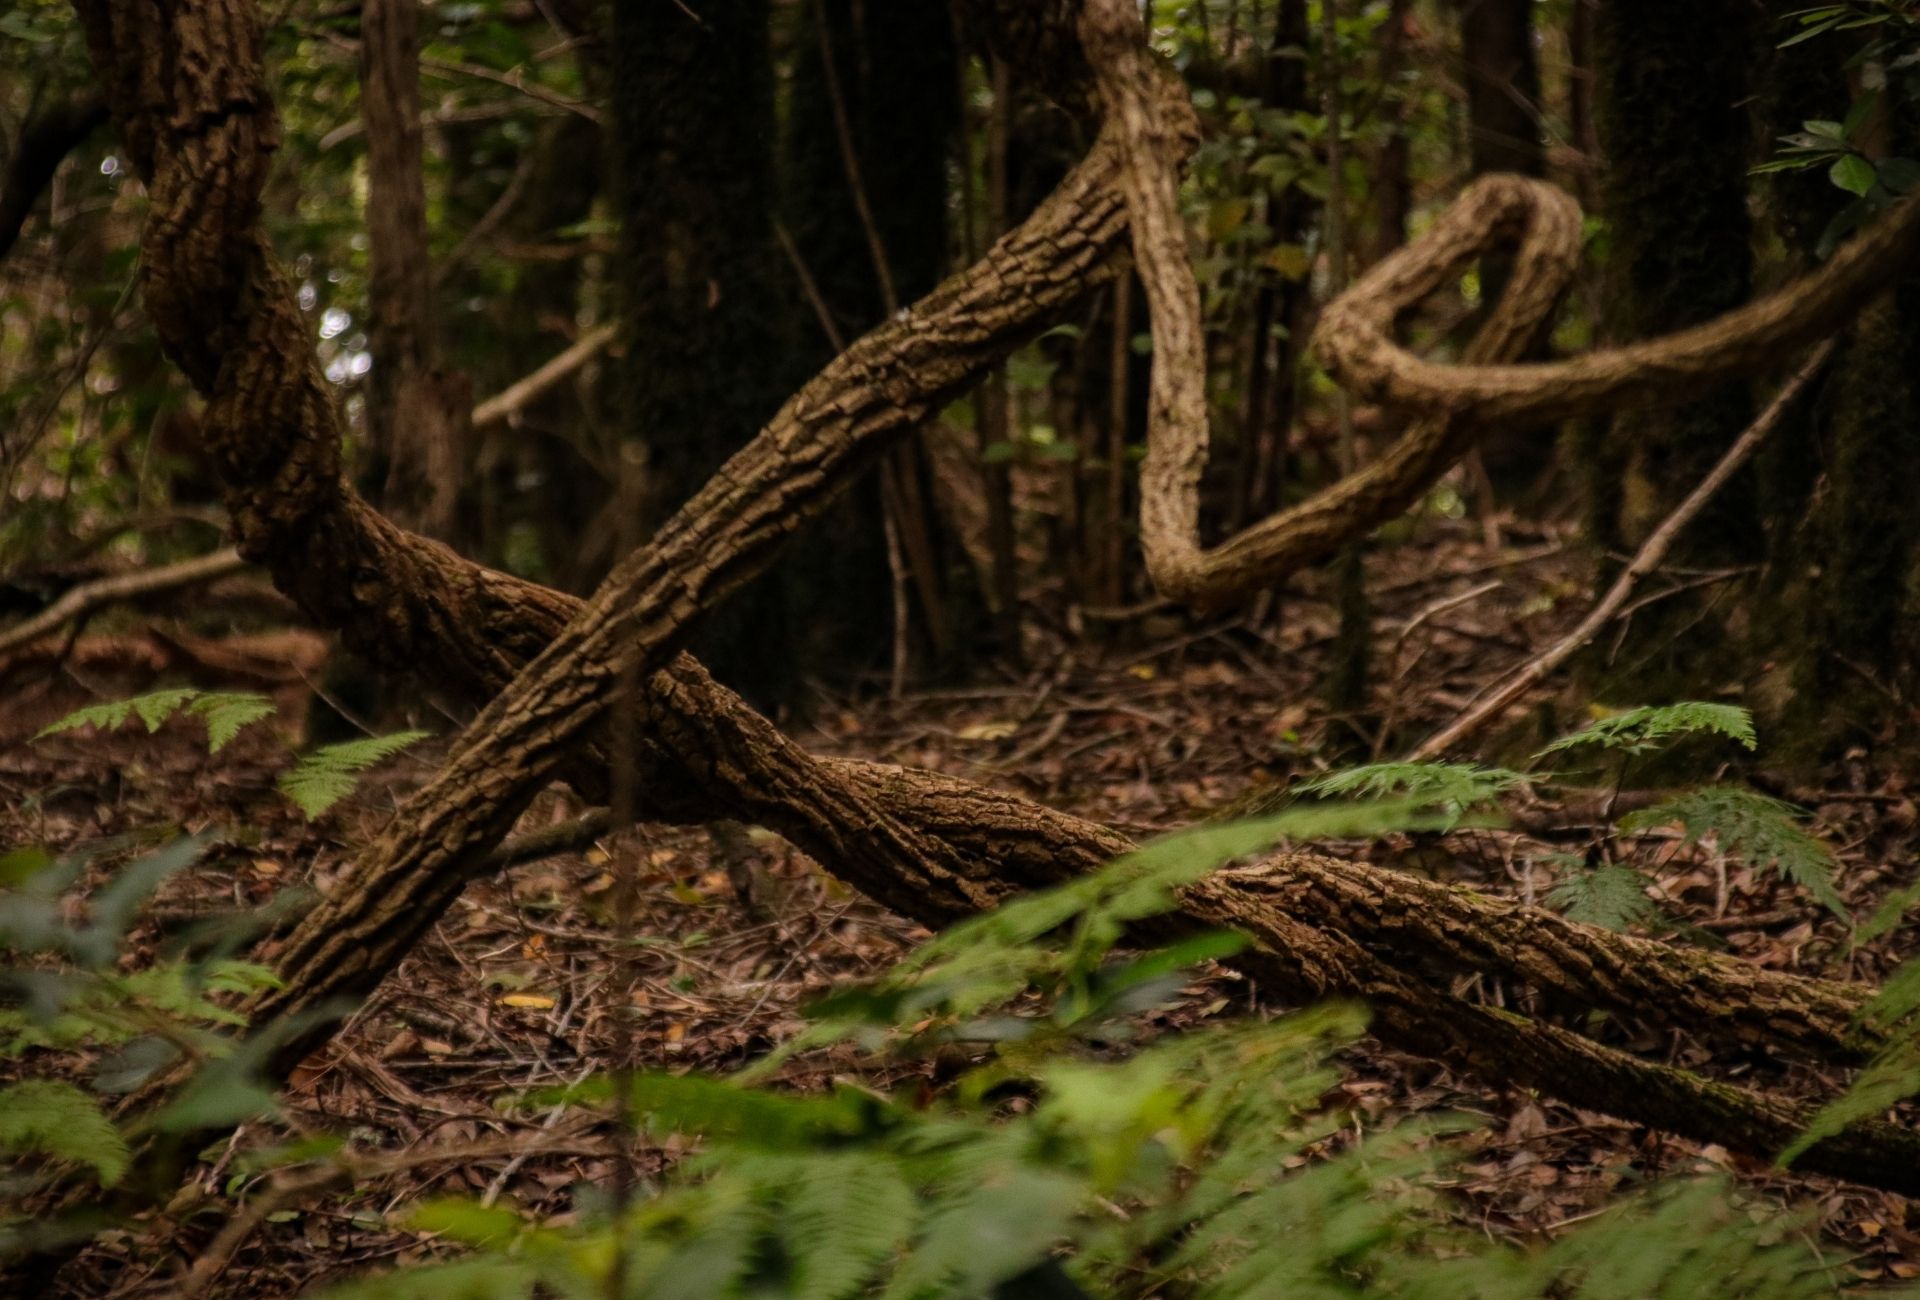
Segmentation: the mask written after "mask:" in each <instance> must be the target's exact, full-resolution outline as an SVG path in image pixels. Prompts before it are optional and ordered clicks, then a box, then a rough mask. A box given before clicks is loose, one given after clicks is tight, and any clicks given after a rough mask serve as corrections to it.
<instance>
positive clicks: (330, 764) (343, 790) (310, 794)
mask: <svg viewBox="0 0 1920 1300" xmlns="http://www.w3.org/2000/svg"><path fill="white" fill-rule="evenodd" d="M427 735H428V733H427V732H424V731H398V732H395V733H393V734H392V735H390V736H368V737H366V738H364V739H362V740H349V741H346V742H344V743H342V744H338V745H328V746H326V747H325V748H323V749H316V750H314V751H313V752H312V753H311V754H307V755H305V756H303V757H302V758H301V759H300V761H299V762H298V763H296V764H294V765H293V767H292V768H291V769H289V770H288V771H286V772H283V773H281V774H280V780H279V782H278V784H279V787H280V793H281V794H284V795H285V796H287V798H289V799H291V800H293V802H294V803H295V804H296V805H297V806H298V807H299V809H300V811H301V812H303V813H305V814H306V815H307V816H309V817H318V816H319V815H320V814H321V813H324V812H325V811H327V809H329V808H331V807H333V806H334V805H335V804H337V803H339V802H340V801H341V800H342V799H344V798H346V797H347V796H348V795H350V794H352V793H353V787H354V786H355V785H356V784H357V783H358V782H359V779H360V774H361V773H363V772H365V771H366V770H367V769H368V768H370V767H372V766H373V765H374V764H376V763H379V762H381V761H382V760H384V759H387V758H390V757H392V756H393V755H395V754H397V753H399V752H400V751H401V750H403V749H405V748H407V747H408V746H409V745H416V744H418V743H420V742H421V741H423V740H425V739H426V738H427Z"/></svg>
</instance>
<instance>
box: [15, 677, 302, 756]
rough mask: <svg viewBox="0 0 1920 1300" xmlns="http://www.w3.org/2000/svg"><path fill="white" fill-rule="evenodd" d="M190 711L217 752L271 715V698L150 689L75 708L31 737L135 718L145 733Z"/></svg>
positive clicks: (105, 728) (114, 726) (120, 723)
mask: <svg viewBox="0 0 1920 1300" xmlns="http://www.w3.org/2000/svg"><path fill="white" fill-rule="evenodd" d="M183 710H184V711H185V712H187V713H191V714H192V715H194V716H195V717H197V718H200V719H201V720H202V721H204V722H205V723H206V724H207V750H208V752H209V753H214V754H217V753H219V752H220V751H221V750H222V749H223V748H225V746H226V744H227V742H228V741H230V740H232V739H233V738H234V737H235V736H237V735H239V734H240V729H241V728H242V727H245V726H247V725H248V724H250V723H254V722H258V721H260V720H261V719H262V718H270V717H272V716H273V712H274V708H273V701H272V700H270V699H268V698H267V697H266V696H264V695H249V694H245V693H242V692H233V691H198V690H194V689H193V688H192V687H185V686H183V687H177V688H174V689H171V690H164V691H153V692H151V693H149V694H146V695H136V696H134V697H133V698H132V699H129V700H108V701H107V702H106V703H104V704H89V705H88V706H87V707H86V708H84V709H76V710H74V711H73V712H72V713H69V714H68V715H67V716H66V717H64V718H61V719H60V720H59V721H58V722H54V723H50V724H48V725H47V726H45V727H42V728H41V729H40V731H39V732H38V733H36V734H35V736H34V739H35V740H40V739H43V738H44V737H47V736H52V735H57V734H58V733H60V732H63V731H73V730H75V729H77V728H80V727H98V728H100V729H101V730H102V731H114V730H117V729H119V728H120V727H123V726H125V725H126V723H127V722H128V720H129V719H131V718H136V717H137V718H139V719H140V721H142V722H144V723H145V724H146V727H147V733H148V734H149V735H151V734H152V733H154V732H156V731H158V730H160V728H161V727H163V726H165V725H166V722H167V719H169V718H171V717H173V715H174V714H176V713H179V712H181V711H183Z"/></svg>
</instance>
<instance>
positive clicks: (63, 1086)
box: [0, 1079, 132, 1187]
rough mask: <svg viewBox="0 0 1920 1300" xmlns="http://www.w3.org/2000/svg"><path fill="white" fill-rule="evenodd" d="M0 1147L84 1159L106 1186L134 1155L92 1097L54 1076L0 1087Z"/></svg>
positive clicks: (57, 1156) (1, 1148)
mask: <svg viewBox="0 0 1920 1300" xmlns="http://www.w3.org/2000/svg"><path fill="white" fill-rule="evenodd" d="M0 1150H6V1151H16V1152H33V1153H37V1154H40V1155H48V1156H52V1157H54V1158H55V1159H58V1160H71V1161H73V1162H74V1163H75V1164H81V1165H86V1166H87V1167H89V1168H90V1169H92V1170H93V1171H94V1173H95V1174H96V1175H98V1177H99V1179H100V1183H101V1185H102V1186H104V1187H111V1186H113V1185H114V1184H115V1183H117V1182H119V1181H120V1178H121V1176H122V1175H124V1174H125V1173H126V1172H127V1163H128V1161H129V1160H130V1159H131V1158H132V1157H131V1154H130V1153H129V1152H128V1150H127V1143H126V1139H124V1138H122V1137H121V1136H120V1130H119V1129H117V1128H115V1127H114V1126H113V1121H111V1120H109V1119H108V1118H107V1117H106V1116H105V1115H103V1114H101V1113H100V1107H99V1106H97V1105H95V1104H94V1101H93V1098H91V1097H89V1096H87V1094H86V1093H84V1092H81V1091H80V1090H79V1089H78V1088H76V1087H74V1086H73V1085H72V1084H70V1083H61V1082H59V1081H57V1080H54V1079H29V1080H27V1081H26V1082H24V1083H16V1084H12V1085H10V1086H9V1087H6V1088H0Z"/></svg>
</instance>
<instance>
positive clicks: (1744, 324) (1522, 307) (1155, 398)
mask: <svg viewBox="0 0 1920 1300" xmlns="http://www.w3.org/2000/svg"><path fill="white" fill-rule="evenodd" d="M1080 25H1081V36H1082V41H1083V43H1084V45H1085V47H1086V50H1087V55H1088V60H1089V62H1090V63H1091V64H1092V66H1093V69H1094V76H1095V79H1096V82H1097V84H1098V86H1099V89H1100V95H1101V101H1102V104H1103V106H1104V108H1105V111H1106V118H1107V124H1108V127H1109V130H1110V131H1112V132H1113V133H1114V135H1115V136H1116V139H1117V142H1118V147H1119V150H1120V155H1121V173H1120V177H1121V184H1122V186H1123V187H1124V188H1125V190H1126V194H1127V209H1128V213H1129V216H1130V219H1131V229H1132V237H1133V249H1134V257H1135V259H1136V261H1137V263H1138V266H1139V271H1140V279H1141V283H1142V284H1143V285H1144V286H1145V289H1146V296H1147V305H1148V309H1149V312H1150V313H1151V316H1152V322H1153V335H1154V350H1153V359H1152V395H1151V400H1150V405H1149V408H1148V428H1147V458H1146V462H1145V464H1144V465H1143V466H1142V467H1141V473H1140V496H1141V504H1140V533H1141V541H1142V545H1143V547H1144V549H1145V552H1146V558H1147V569H1148V572H1149V573H1150V574H1151V576H1152V578H1153V580H1154V584H1155V586H1156V587H1158V588H1159V590H1160V591H1161V592H1162V593H1163V594H1165V595H1167V596H1169V597H1171V598H1173V599H1176V600H1181V601H1186V602H1189V603H1193V604H1199V605H1213V604H1219V603H1223V602H1225V601H1228V600H1231V599H1234V598H1236V597H1239V596H1243V595H1246V594H1248V593H1249V592H1251V591H1252V590H1254V589H1256V588H1259V587H1261V586H1266V585H1270V584H1272V583H1273V582H1275V581H1277V580H1279V579H1281V578H1284V577H1286V576H1287V575H1289V574H1291V573H1293V572H1295V571H1297V570H1298V569H1300V568H1302V567H1303V566H1305V565H1307V564H1310V563H1313V562H1314V561H1317V560H1320V559H1324V558H1325V557H1327V556H1328V555H1330V554H1332V553H1333V552H1334V551H1335V550H1336V549H1338V547H1339V546H1340V545H1341V544H1342V543H1344V542H1346V541H1348V540H1351V539H1352V538H1355V537H1358V536H1362V535H1364V534H1366V533H1369V532H1371V531H1372V530H1373V529H1374V528H1376V527H1377V526H1379V525H1380V524H1382V523H1385V522H1386V521H1387V520H1389V519H1391V518H1393V517H1394V516H1396V515H1398V514H1400V513H1401V512H1402V511H1404V510H1405V509H1406V508H1407V507H1408V506H1410V505H1412V504H1413V503H1414V502H1415V501H1417V500H1418V499H1419V498H1420V496H1421V495H1422V494H1424V493H1425V491H1426V490H1427V488H1428V487H1430V486H1431V485H1432V484H1433V482H1434V481H1435V480H1436V479H1438V478H1439V476H1440V475H1441V474H1443V473H1445V472H1446V471H1447V470H1448V469H1450V468H1451V467H1452V466H1453V465H1454V464H1456V463H1457V462H1458V461H1459V459H1460V458H1461V457H1462V456H1463V455H1465V454H1466V452H1467V450H1468V448H1470V447H1471V446H1472V445H1473V444H1474V442H1475V441H1477V440H1478V439H1479V438H1480V437H1481V436H1483V435H1484V434H1485V433H1486V432H1487V431H1489V430H1490V429H1494V428H1537V427H1539V426H1541V425H1545V424H1549V423H1551V422H1553V421H1556V420H1561V419H1565V418H1567V417H1569V416H1573V415H1586V414H1592V413H1595V412H1599V411H1605V410H1612V409H1617V408H1619V407H1621V406H1625V405H1629V404H1632V403H1635V402H1648V401H1672V400H1678V399H1681V398H1684V397H1685V396H1687V395H1689V394H1691V393H1695V392H1698V391H1699V389H1701V388H1702V387H1704V386H1707V385H1710V384H1712V383H1714V382H1717V381H1719V380H1722V379H1726V378H1730V377H1732V376H1735V375H1740V374H1749V373H1753V372H1755V371H1758V370H1760V369H1763V368H1764V367H1766V366H1769V365H1772V364H1774V363H1776V362H1779V361H1781V360H1784V359H1786V358H1787V357H1789V356H1791V355H1792V354H1793V353H1794V352H1796V351H1798V350H1799V349H1801V348H1803V347H1806V346H1808V345H1809V344H1811V343H1813V342H1815V341H1817V340H1818V339H1820V338H1821V337H1823V336H1825V335H1827V334H1829V333H1831V332H1832V331H1833V330H1834V329H1835V328H1837V327H1838V326H1839V325H1840V324H1841V323H1843V322H1844V321H1845V320H1846V319H1847V318H1848V317H1849V316H1850V315H1851V314H1852V313H1854V312H1856V311H1857V310H1858V309H1859V307H1860V305H1861V304H1862V303H1863V302H1864V301H1866V300H1867V299H1868V298H1870V297H1872V296H1873V295H1874V294H1875V293H1877V292H1878V291H1879V290H1880V289H1881V288H1883V287H1884V286H1885V285H1887V284H1889V283H1891V282H1892V281H1893V280H1895V279H1896V278H1897V277H1898V274H1899V273H1900V271H1901V270H1902V269H1903V268H1905V267H1908V266H1911V265H1913V263H1914V262H1915V261H1916V260H1920V196H1916V197H1914V198H1910V199H1908V200H1906V201H1905V202H1904V203H1903V204H1902V205H1901V206H1900V207H1899V208H1898V209H1896V210H1895V211H1894V212H1893V213H1892V214H1890V215H1889V216H1888V217H1886V218H1885V219H1883V220H1882V221H1881V222H1880V223H1878V224H1877V225H1876V226H1875V227H1874V228H1873V229H1872V230H1870V231H1868V232H1867V233H1866V234H1864V235H1862V236H1861V237H1859V238H1858V239H1856V240H1854V241H1853V242H1852V243H1851V244H1849V245H1848V246H1847V247H1846V248H1845V249H1843V250H1842V251H1841V252H1840V253H1839V254H1838V255H1837V256H1836V257H1834V258H1833V260H1832V261H1830V262H1829V263H1828V264H1827V266H1826V267H1824V268H1823V269H1822V270H1821V271H1819V272H1818V273H1817V274H1814V275H1811V276H1808V277H1806V278H1804V279H1803V280H1801V281H1799V282H1797V283H1795V284H1792V285H1789V286H1788V287H1787V288H1785V289H1783V290H1781V291H1779V292H1778V293H1775V294H1773V295H1771V296H1769V297H1767V298H1764V299H1761V300H1760V301H1758V302H1755V303H1751V304H1749V305H1748V306H1746V307H1743V308H1741V309H1739V310H1737V311H1734V312H1729V313H1728V314H1726V315H1725V316H1722V317H1720V318H1719V319H1717V320H1714V321H1711V322H1709V323H1707V324H1705V325H1702V326H1699V327H1697V328H1695V329H1690V330H1685V331H1682V332H1680V333H1676V334H1671V335H1668V336H1666V337H1663V338H1658V339H1650V340H1647V341H1646V342H1643V343H1636V344H1633V345H1631V346H1627V347H1622V348H1615V349H1612V350H1609V351H1605V352H1597V353H1591V354H1589V355H1586V356H1583V357H1580V358H1578V359H1576V360H1572V361H1565V362H1555V363H1550V364H1531V365H1515V364H1502V363H1510V362H1513V361H1515V360H1516V359H1517V358H1518V357H1519V356H1520V355H1522V354H1523V353H1524V351H1525V350H1526V348H1527V347H1528V345H1529V344H1530V343H1531V342H1532V341H1533V340H1534V339H1535V338H1536V337H1537V336H1538V335H1539V334H1540V332H1541V331H1542V330H1543V329H1544V328H1545V327H1546V325H1547V323H1548V322H1549V320H1550V318H1551V316H1552V314H1553V311H1554V308H1555V306H1556V305H1557V304H1558V302H1559V299H1560V296H1561V294H1562V293H1563V292H1564V291H1565V289H1566V287H1567V285H1568V284H1569V283H1570V282H1571V280H1572V278H1573V275H1574V272H1575V271H1576V269H1577V268H1578V264H1579V255H1580V210H1579V206H1578V205H1577V204H1576V203H1575V202H1574V201H1573V199H1572V198H1571V197H1570V196H1569V195H1567V194H1565V193H1564V192H1562V191H1560V190H1558V189H1556V188H1554V187H1553V186H1551V185H1547V184H1544V183H1543V182H1540V181H1535V180H1529V179H1527V178H1525V177H1520V176H1504V175H1495V176H1487V177H1483V178H1482V179H1480V180H1478V181H1476V182H1474V183H1473V184H1472V185H1469V186H1468V187H1467V188H1466V189H1465V190H1463V191H1462V192H1461V194H1460V196H1459V197H1458V198H1457V199H1455V200H1454V202H1453V203H1452V204H1451V205H1449V206H1448V208H1447V209H1446V210H1445V211H1444V212H1442V213H1441V214H1440V216H1439V218H1438V219H1436V220H1435V222H1434V223H1433V225H1432V226H1431V227H1430V228H1429V229H1428V230H1427V231H1426V232H1425V233H1424V234H1422V235H1421V236H1420V238H1419V239H1417V240H1415V241H1414V242H1413V243H1411V244H1409V245H1407V246H1406V247H1405V248H1402V249H1401V250H1399V251H1398V252H1396V253H1394V254H1392V255H1391V256H1389V257H1387V258H1386V259H1384V260H1383V261H1381V262H1380V263H1379V264H1378V265H1376V266H1375V267H1373V268H1372V269H1371V270H1370V271H1369V272H1368V273H1367V274H1366V275H1364V276H1362V277H1361V278H1360V279H1359V280H1358V281H1357V282H1356V283H1355V284H1354V285H1353V286H1352V287H1351V288H1349V289H1348V290H1347V291H1346V292H1345V293H1342V294H1341V295H1339V296H1338V297H1337V298H1335V299H1334V301H1333V302H1332V303H1330V304H1329V305H1328V306H1327V308H1326V309H1325V311H1324V312H1323V313H1322V315H1321V320H1320V325H1319V328H1318V330H1317V331H1316V332H1315V335H1314V347H1315V350H1316V352H1317V353H1318V355H1319V356H1320V358H1321V360H1322V361H1323V363H1324V364H1325V365H1326V366H1327V369H1328V370H1329V371H1330V372H1331V373H1332V375H1333V377H1334V378H1335V379H1336V380H1338V381H1339V382H1340V383H1342V384H1343V385H1344V386H1346V387H1347V388H1349V389H1351V390H1353V391H1354V392H1355V393H1356V394H1358V395H1359V396H1362V397H1366V398H1369V399H1373V400H1377V401H1380V402H1382V403H1384V404H1387V405H1389V406H1398V407H1401V408H1405V409H1410V410H1412V411H1415V412H1417V418H1415V419H1414V420H1413V421H1412V423H1411V424H1410V425H1409V426H1408V428H1407V431H1406V433H1405V434H1404V435H1402V437H1401V438H1400V440H1399V441H1398V442H1396V443H1395V444H1394V445H1393V447H1392V448H1390V449H1389V450H1388V451H1387V453H1386V454H1385V455H1383V456H1381V457H1380V458H1379V459H1378V460H1376V461H1375V462H1373V463H1372V464H1370V465H1368V466H1367V467H1366V468H1364V469H1362V470H1359V471H1357V472H1355V473H1353V474H1350V475H1348V476H1346V477H1345V478H1343V479H1341V480H1340V481H1339V482H1338V483H1335V484H1333V485H1332V486H1331V487H1329V488H1327V489H1326V490H1325V491H1323V492H1321V493H1319V494H1317V495H1315V496H1314V497H1312V498H1310V499H1309V500H1307V501H1304V502H1302V503H1300V504H1299V505H1297V506H1294V507H1292V508H1290V509H1287V510H1284V511H1281V512H1280V513H1278V514H1276V515H1273V516H1271V517H1270V518H1268V519H1266V520H1264V521H1262V522H1261V523H1258V524H1255V525H1253V526H1252V527H1250V528H1248V529H1246V530H1245V531H1244V532H1241V533H1240V534H1238V535H1237V536H1235V537H1233V538H1232V539H1230V540H1229V541H1227V542H1225V543H1223V544H1222V545H1220V546H1218V547H1216V548H1214V549H1213V550H1211V551H1208V550H1203V549H1202V548H1201V545H1200V527H1199V525H1200V477H1201V474H1202V472H1203V471H1204V470H1205V468H1206V462H1207V443H1208V415H1207V400H1206V373H1207V365H1206V339H1205V333H1204V328H1203V323H1202V319H1201V311H1200V291H1199V286H1198V284H1197V283H1196V282H1195V280H1194V276H1193V269H1192V266H1191V265H1190V263H1189V262H1188V260H1187V249H1186V226H1185V223H1184V221H1183V220H1182V218H1181V215H1180V210H1179V204H1178V195H1177V188H1176V186H1177V176H1176V167H1177V164H1178V159H1179V158H1180V157H1181V151H1180V150H1179V149H1178V147H1177V136H1178V135H1179V134H1181V133H1183V132H1184V131H1186V130H1188V129H1190V126H1189V123H1190V119H1191V109H1190V108H1188V107H1187V102H1186V99H1185V97H1184V95H1182V94H1180V93H1178V91H1177V88H1174V87H1170V86H1169V84H1168V82H1169V78H1168V77H1167V75H1166V74H1165V73H1163V72H1162V71H1161V69H1160V68H1159V67H1158V65H1157V64H1156V63H1155V61H1154V59H1153V56H1152V54H1151V53H1150V51H1149V50H1148V49H1147V48H1146V45H1145V42H1144V40H1143V39H1142V33H1141V27H1140V20H1139V14H1138V12H1137V10H1136V8H1135V7H1134V6H1133V5H1132V4H1130V3H1129V2H1128V0H1086V3H1085V4H1084V5H1083V6H1082V9H1081V17H1080ZM1509 243H1512V244H1515V245H1516V246H1517V247H1516V251H1515V254H1514V257H1515V261H1514V268H1513V275H1512V279H1511V280H1510V281H1509V283H1508V285H1507V289H1506V292H1505V293H1504V294H1503V295H1502V296H1501V298H1500V301H1499V303H1498V304H1497V305H1496V306H1495V307H1494V309H1493V310H1492V311H1491V312H1490V313H1488V316H1487V319H1486V321H1485V323H1484V324H1483V325H1482V326H1481V329H1480V332H1479V333H1478V334H1477V335H1476V336H1475V337H1474V338H1473V340H1472V341H1471V342H1470V343H1469V344H1468V345H1467V348H1466V351H1465V355H1464V357H1463V360H1462V362H1461V363H1460V364H1458V365H1455V364H1448V363H1441V362H1434V361H1427V360H1423V359H1422V358H1419V357H1416V356H1414V355H1413V354H1412V353H1411V352H1409V351H1408V350H1407V349H1405V348H1404V347H1402V346H1400V345H1399V344H1397V343H1396V342H1395V341H1394V339H1393V337H1392V330H1393V324H1394V321H1395V320H1396V319H1397V318H1398V317H1399V316H1400V315H1401V314H1402V313H1404V312H1406V311H1407V310H1409V309H1410V308H1412V307H1414V306H1417V305H1418V304H1419V303H1420V302H1421V301H1422V300H1423V299H1425V298H1426V297H1428V296H1429V295H1431V294H1433V293H1434V292H1435V291H1437V290H1439V289H1440V288H1441V287H1443V286H1444V285H1446V284H1448V283H1450V282H1451V281H1452V280H1453V278H1454V277H1455V276H1457V274H1458V273H1459V272H1460V270H1461V269H1462V268H1463V267H1465V266H1466V265H1467V264H1468V263H1469V262H1471V261H1472V260H1473V259H1475V258H1477V257H1480V256H1481V255H1483V254H1485V253H1487V252H1490V251H1493V250H1494V249H1496V248H1499V247H1501V246H1502V245H1505V244H1509Z"/></svg>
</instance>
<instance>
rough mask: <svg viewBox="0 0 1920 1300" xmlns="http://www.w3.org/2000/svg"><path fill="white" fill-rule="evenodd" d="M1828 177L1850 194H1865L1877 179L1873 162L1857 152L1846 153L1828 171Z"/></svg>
mask: <svg viewBox="0 0 1920 1300" xmlns="http://www.w3.org/2000/svg"><path fill="white" fill-rule="evenodd" d="M1827 179H1828V180H1830V181H1832V182H1833V183H1834V184H1835V185H1838V186H1839V187H1840V188H1841V189H1843V190H1845V191H1846V192H1847V193H1849V194H1858V195H1861V196H1863V197H1864V196H1865V195H1866V192H1867V191H1868V190H1870V189H1872V188H1873V182H1874V181H1875V179H1877V177H1876V174H1875V172H1874V170H1873V164H1872V163H1870V162H1868V161H1867V160H1866V159H1865V158H1862V157H1861V156H1860V155H1859V154H1857V153H1850V154H1846V155H1845V156H1843V157H1842V158H1840V160H1839V161H1837V162H1835V163H1834V164H1833V167H1832V168H1831V169H1830V170H1829V171H1828V172H1827Z"/></svg>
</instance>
